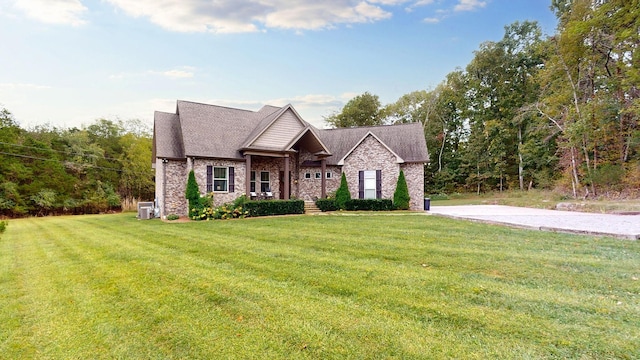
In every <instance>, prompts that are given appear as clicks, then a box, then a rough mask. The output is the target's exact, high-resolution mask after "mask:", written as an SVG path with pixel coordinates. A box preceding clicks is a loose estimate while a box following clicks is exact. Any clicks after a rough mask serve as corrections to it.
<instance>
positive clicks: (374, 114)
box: [324, 92, 383, 128]
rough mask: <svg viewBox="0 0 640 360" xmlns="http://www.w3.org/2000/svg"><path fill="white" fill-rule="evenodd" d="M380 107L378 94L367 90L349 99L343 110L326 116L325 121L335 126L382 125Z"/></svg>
mask: <svg viewBox="0 0 640 360" xmlns="http://www.w3.org/2000/svg"><path fill="white" fill-rule="evenodd" d="M380 107H381V104H380V99H379V98H378V95H372V94H370V93H369V92H365V93H364V94H362V95H358V96H356V97H354V98H353V99H351V100H349V101H348V102H347V104H346V105H345V106H344V107H343V108H342V111H341V112H339V113H334V114H332V115H329V116H328V117H325V118H324V121H325V122H326V123H327V124H328V125H329V126H331V127H334V128H348V127H355V126H375V125H382V124H383V119H382V116H381V115H380Z"/></svg>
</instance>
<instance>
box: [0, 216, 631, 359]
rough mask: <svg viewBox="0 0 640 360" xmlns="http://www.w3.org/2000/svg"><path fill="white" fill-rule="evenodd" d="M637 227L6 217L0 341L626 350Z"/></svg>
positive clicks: (367, 355) (134, 354)
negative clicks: (620, 233)
mask: <svg viewBox="0 0 640 360" xmlns="http://www.w3.org/2000/svg"><path fill="white" fill-rule="evenodd" d="M639 278H640V243H639V242H637V241H625V240H615V239H606V238H593V237H586V236H573V235H563V234H554V233H544V232H532V231H525V230H516V229H510V228H503V227H498V226H491V225H485V224H475V223H470V222H464V221H456V220H451V219H445V218H440V217H434V216H421V215H415V214H411V213H404V214H402V215H397V216H396V214H394V215H380V214H375V215H373V214H372V215H367V214H363V215H357V216H338V215H336V216H331V215H329V216H289V217H276V218H256V219H245V220H231V221H211V222H189V223H163V222H161V221H159V220H151V221H138V220H136V219H135V215H134V214H131V213H128V214H119V215H102V216H77V217H51V218H30V219H21V220H10V221H9V225H8V227H7V230H6V232H4V233H3V234H1V235H0V358H6V359H24V358H40V359H45V358H51V359H70V358H77V359H89V358H92V359H94V358H122V359H133V358H163V359H164V358H170V359H178V358H179V359H184V358H198V359H207V358H224V359H227V358H229V359H231V358H238V359H279V358H280V359H290V358H309V359H330V358H362V359H376V358H379V359H384V358H403V359H405V358H426V359H434V358H460V359H464V358H470V359H492V358H502V359H504V358H513V359H539V358H575V359H606V358H609V359H611V358H621V359H625V358H626V359H637V358H639V357H640V280H638V279H639Z"/></svg>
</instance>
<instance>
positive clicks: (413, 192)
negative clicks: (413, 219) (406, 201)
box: [394, 163, 424, 210]
mask: <svg viewBox="0 0 640 360" xmlns="http://www.w3.org/2000/svg"><path fill="white" fill-rule="evenodd" d="M400 168H401V169H402V171H403V172H404V177H405V179H406V180H407V187H408V188H409V197H410V206H409V209H410V210H424V164H422V163H409V164H402V165H401V166H400ZM396 182H397V180H396ZM394 191H395V190H394Z"/></svg>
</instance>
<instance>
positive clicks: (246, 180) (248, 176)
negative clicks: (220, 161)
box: [244, 154, 251, 199]
mask: <svg viewBox="0 0 640 360" xmlns="http://www.w3.org/2000/svg"><path fill="white" fill-rule="evenodd" d="M244 160H245V166H244V167H245V175H244V190H245V191H244V193H245V195H246V196H247V197H248V198H249V199H250V198H251V155H250V154H247V155H245V156H244Z"/></svg>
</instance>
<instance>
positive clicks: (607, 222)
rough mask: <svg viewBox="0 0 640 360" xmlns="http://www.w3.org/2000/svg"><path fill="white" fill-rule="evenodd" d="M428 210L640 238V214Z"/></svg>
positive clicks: (463, 208)
mask: <svg viewBox="0 0 640 360" xmlns="http://www.w3.org/2000/svg"><path fill="white" fill-rule="evenodd" d="M429 212H430V213H431V214H434V215H439V216H446V217H451V218H457V219H469V220H474V221H480V222H485V223H491V224H503V225H510V226H515V227H520V228H526V229H535V230H545V231H556V232H567V233H574V234H589V235H604V236H613V237H617V238H624V239H632V240H638V239H640V215H612V214H594V213H583V212H576V211H559V210H544V209H532V208H523V207H514V206H503V205H464V206H432V207H431V210H430V211H429Z"/></svg>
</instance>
